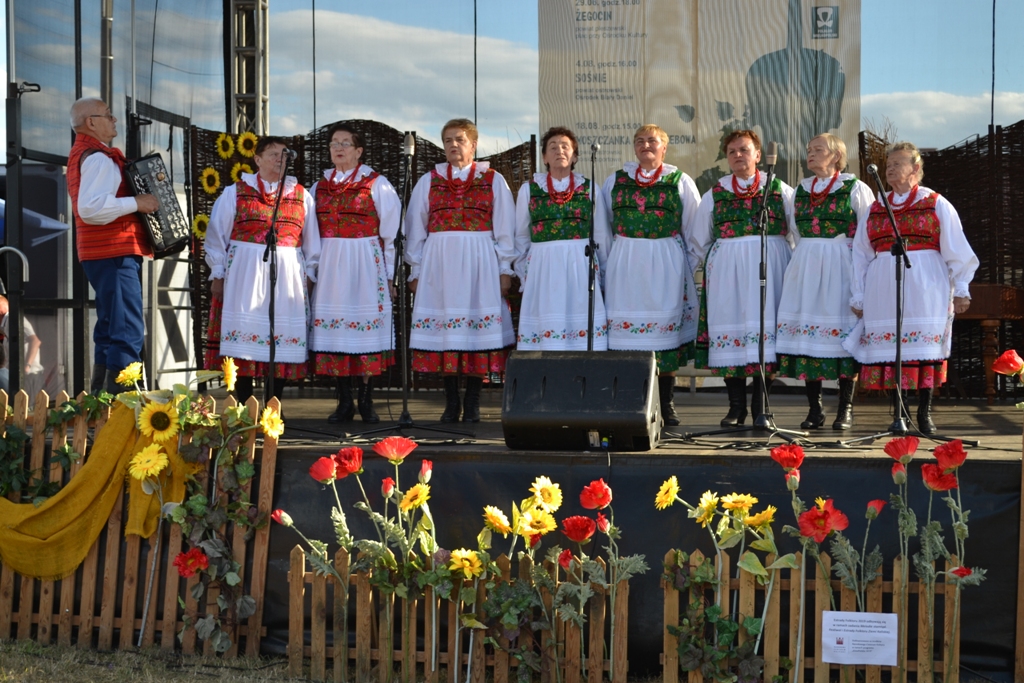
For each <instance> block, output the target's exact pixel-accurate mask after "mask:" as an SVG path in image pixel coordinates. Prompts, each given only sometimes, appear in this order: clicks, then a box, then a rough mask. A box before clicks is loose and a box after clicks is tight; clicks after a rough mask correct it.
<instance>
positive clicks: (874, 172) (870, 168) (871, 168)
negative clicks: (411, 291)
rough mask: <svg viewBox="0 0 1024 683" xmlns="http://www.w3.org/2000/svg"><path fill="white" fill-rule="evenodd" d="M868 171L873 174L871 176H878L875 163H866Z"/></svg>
mask: <svg viewBox="0 0 1024 683" xmlns="http://www.w3.org/2000/svg"><path fill="white" fill-rule="evenodd" d="M868 173H870V174H871V175H873V176H875V177H876V178H877V177H878V166H876V165H875V164H868Z"/></svg>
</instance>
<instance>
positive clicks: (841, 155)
mask: <svg viewBox="0 0 1024 683" xmlns="http://www.w3.org/2000/svg"><path fill="white" fill-rule="evenodd" d="M818 138H821V139H822V140H824V141H825V147H826V148H827V149H828V151H830V152H832V153H833V154H835V155H837V157H838V158H837V159H836V170H838V171H845V170H846V164H847V163H848V160H847V157H846V143H845V142H843V140H842V138H840V137H839V136H838V135H832V133H821V134H820V135H815V136H814V137H813V138H811V139H810V140H808V141H807V145H808V147H809V146H810V144H811V143H812V142H814V141H815V140H817V139H818Z"/></svg>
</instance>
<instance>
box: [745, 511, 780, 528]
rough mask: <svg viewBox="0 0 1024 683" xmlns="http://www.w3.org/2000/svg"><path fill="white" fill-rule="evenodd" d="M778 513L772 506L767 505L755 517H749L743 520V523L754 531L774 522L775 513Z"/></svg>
mask: <svg viewBox="0 0 1024 683" xmlns="http://www.w3.org/2000/svg"><path fill="white" fill-rule="evenodd" d="M776 512H778V510H777V508H776V507H775V506H774V505H769V506H768V507H766V508H765V509H764V510H762V511H761V512H758V513H757V514H756V515H750V516H749V517H747V518H746V519H744V520H743V523H744V524H746V525H747V526H749V527H752V528H754V529H760V528H762V527H766V526H768V525H769V524H771V523H772V522H774V521H775V513H776Z"/></svg>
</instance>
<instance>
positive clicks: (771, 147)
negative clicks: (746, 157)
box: [764, 142, 779, 166]
mask: <svg viewBox="0 0 1024 683" xmlns="http://www.w3.org/2000/svg"><path fill="white" fill-rule="evenodd" d="M764 160H765V163H766V164H768V165H769V166H774V165H775V162H776V161H778V160H779V149H778V145H777V144H776V143H775V142H769V143H768V150H767V151H766V152H765V155H764Z"/></svg>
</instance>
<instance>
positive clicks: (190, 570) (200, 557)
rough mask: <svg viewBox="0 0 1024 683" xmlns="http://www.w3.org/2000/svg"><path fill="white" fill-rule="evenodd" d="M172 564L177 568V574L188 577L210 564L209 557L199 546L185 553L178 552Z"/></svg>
mask: <svg viewBox="0 0 1024 683" xmlns="http://www.w3.org/2000/svg"><path fill="white" fill-rule="evenodd" d="M173 564H174V566H175V567H177V568H178V576H181V577H182V578H186V579H190V578H192V577H193V576H195V575H196V572H200V571H202V570H204V569H206V568H207V567H209V566H210V558H208V557H207V556H206V553H204V552H203V551H202V549H200V548H192V549H191V550H189V551H188V552H187V553H178V556H177V557H175V558H174V563H173Z"/></svg>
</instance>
